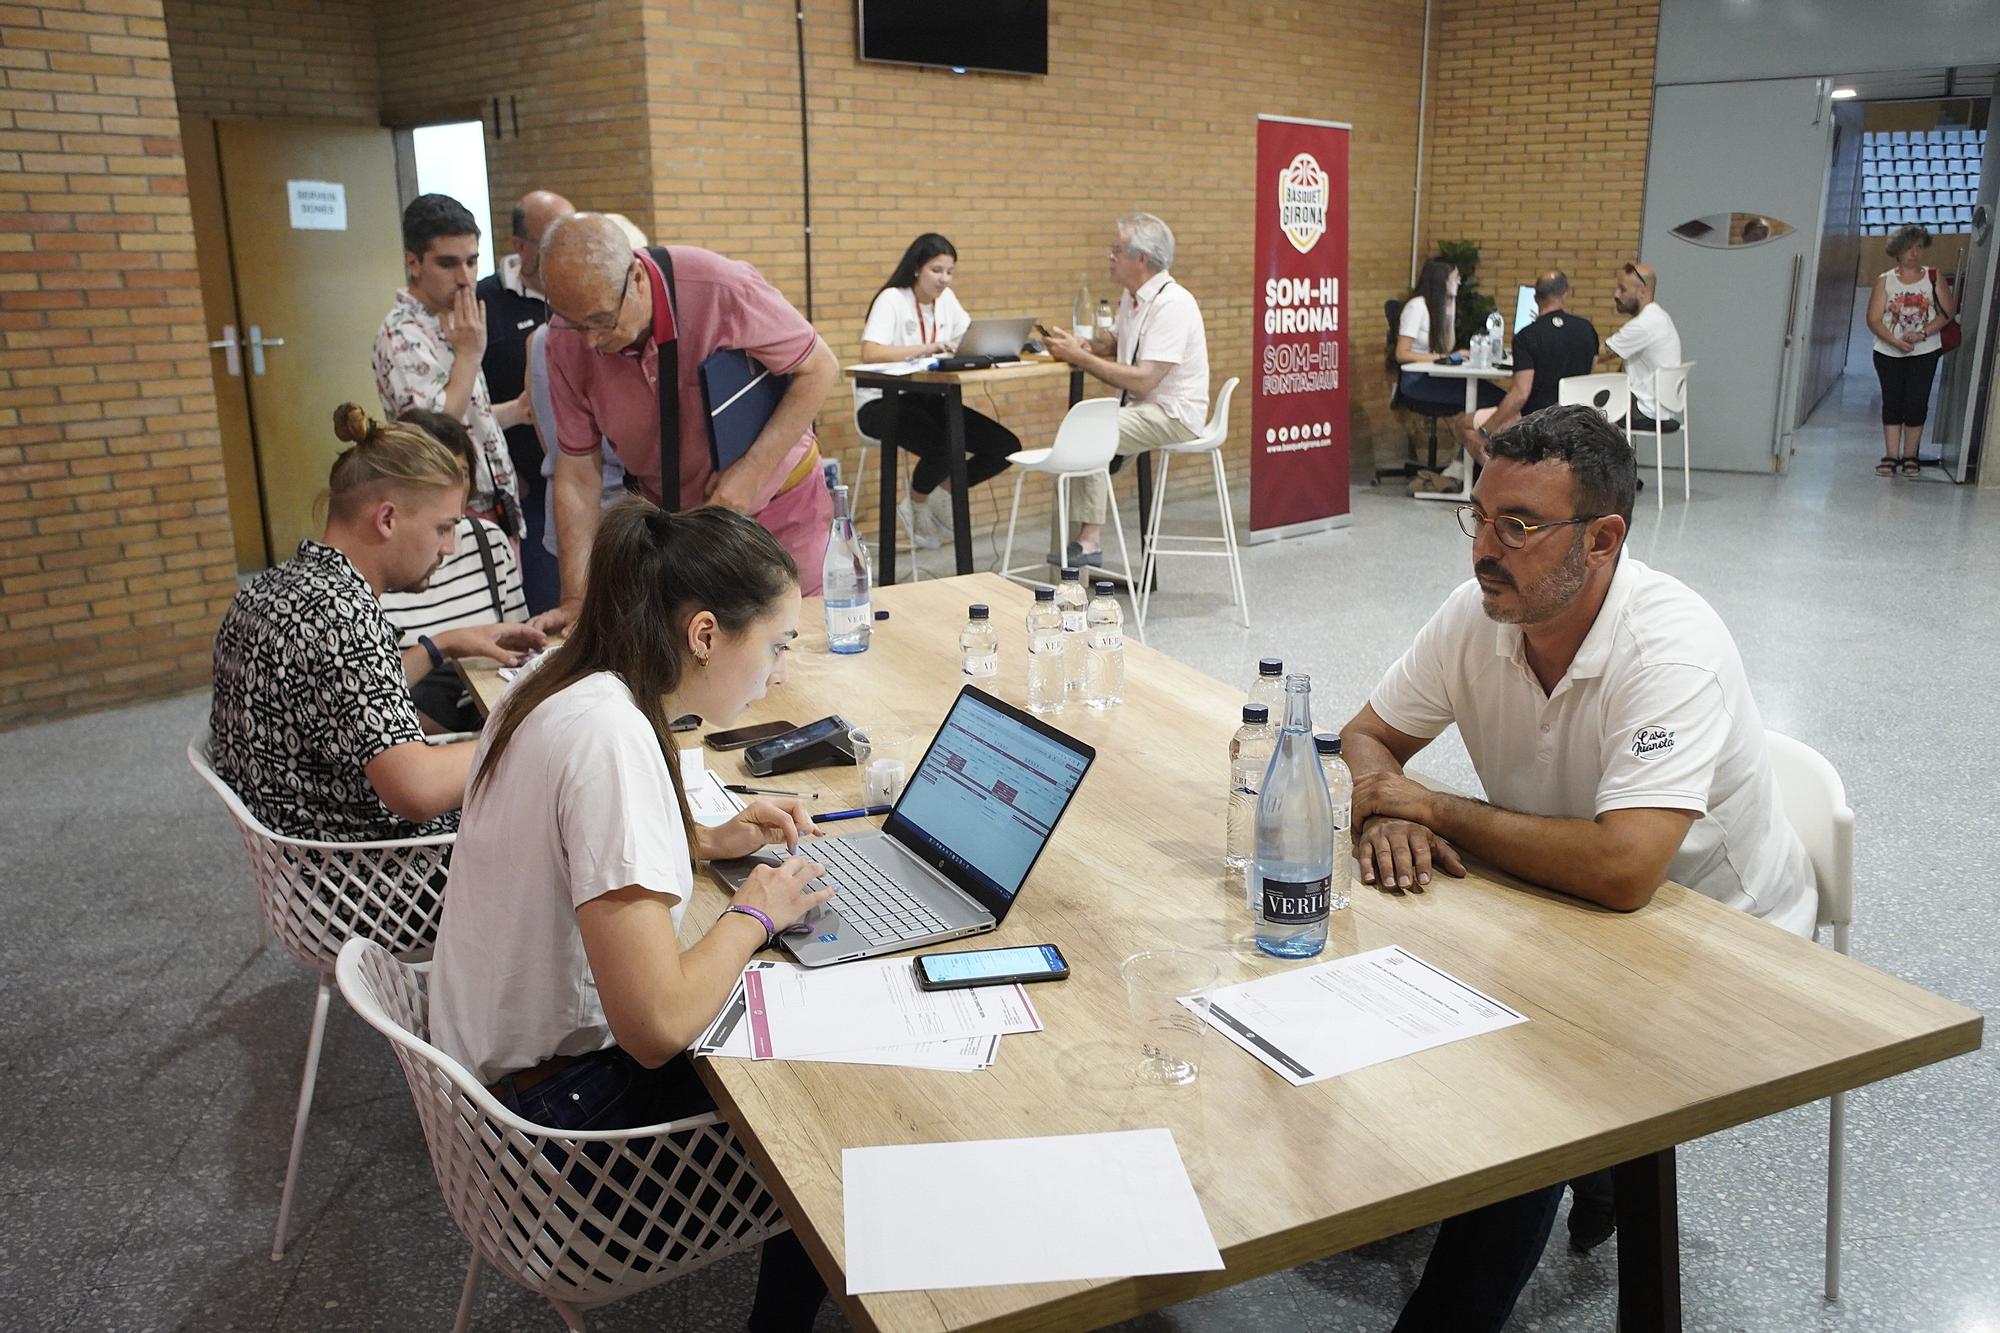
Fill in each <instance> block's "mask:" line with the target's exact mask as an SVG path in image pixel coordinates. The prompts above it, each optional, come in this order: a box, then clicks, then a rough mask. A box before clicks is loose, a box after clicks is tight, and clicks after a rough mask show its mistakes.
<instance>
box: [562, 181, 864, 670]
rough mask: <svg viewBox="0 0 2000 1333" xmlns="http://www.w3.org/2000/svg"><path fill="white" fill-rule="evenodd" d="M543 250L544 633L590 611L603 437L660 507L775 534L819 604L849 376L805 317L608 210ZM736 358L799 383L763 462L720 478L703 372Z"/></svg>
mask: <svg viewBox="0 0 2000 1333" xmlns="http://www.w3.org/2000/svg"><path fill="white" fill-rule="evenodd" d="M541 248H542V288H543V290H544V291H545V292H547V293H548V299H549V308H550V310H551V311H552V312H553V314H552V315H551V316H550V319H549V324H548V329H549V331H548V334H547V335H546V337H547V340H548V364H549V389H550V397H551V399H552V400H553V408H554V415H555V437H556V444H557V447H558V449H559V451H560V452H559V455H558V457H557V459H556V469H555V477H554V480H553V483H552V487H551V489H552V490H553V492H554V495H555V526H556V544H557V550H558V552H559V554H558V563H559V565H560V567H561V574H562V601H561V604H560V605H559V606H558V607H557V608H556V609H555V610H554V611H551V612H549V613H548V615H547V616H545V617H544V618H543V621H542V623H543V624H544V625H545V626H546V627H547V628H548V629H550V630H551V631H555V632H560V631H561V630H562V629H563V628H564V627H566V626H567V625H568V624H569V623H570V622H571V620H573V619H574V617H575V613H576V610H577V608H578V607H580V606H582V604H583V586H584V574H585V571H586V569H587V568H588V566H589V563H590V545H591V540H592V538H593V537H594V536H595V535H596V532H597V516H598V498H599V495H600V493H601V489H602V473H601V471H600V469H599V467H598V448H599V444H600V442H601V441H604V440H609V441H610V442H611V446H612V448H613V449H614V450H615V451H616V452H617V455H618V461H619V462H620V463H621V464H623V465H624V468H625V471H626V475H627V480H628V482H629V483H631V484H632V485H633V486H634V487H635V488H636V489H637V490H638V491H639V493H640V494H642V495H644V496H645V497H646V498H647V499H648V500H651V501H653V502H654V503H655V504H659V505H663V506H664V507H666V508H668V509H683V508H686V509H691V508H694V507H695V506H697V505H701V504H719V505H726V506H727V507H729V508H731V509H735V510H738V511H740V512H742V513H746V514H748V515H750V516H751V517H752V518H754V519H756V520H757V521H758V522H759V523H762V524H763V525H764V526H765V527H766V528H769V529H770V530H771V535H773V536H774V537H776V538H777V539H778V541H779V542H780V543H781V544H782V545H783V546H784V548H785V549H786V550H787V551H789V552H791V555H792V558H793V559H794V560H795V561H797V562H798V567H799V585H800V588H801V589H802V590H803V591H805V592H807V593H816V592H818V591H819V587H820V566H821V563H822V562H823V560H824V558H825V554H826V534H827V528H828V525H829V523H830V522H831V521H832V502H831V500H830V499H829V497H828V495H827V490H826V486H825V485H824V483H823V482H822V480H821V471H820V462H819V445H818V440H817V439H816V438H815V436H814V435H813V429H812V424H813V415H814V413H816V412H818V411H819V407H820V404H821V403H823V402H825V401H826V395H827V393H828V391H829V390H831V389H832V388H833V385H834V383H835V381H837V380H838V379H839V377H840V366H839V363H838V362H836V361H835V360H834V356H833V353H832V352H831V351H829V350H828V349H827V346H826V344H825V343H823V342H821V341H820V339H819V336H818V335H817V334H816V333H814V332H813V327H812V325H811V324H808V323H807V322H806V319H805V316H803V315H801V314H800V313H799V312H798V311H797V310H795V309H794V308H793V307H792V304H791V303H790V302H789V301H787V300H786V299H785V298H784V296H783V295H781V294H780V293H779V291H778V289H777V288H776V287H773V286H772V285H771V284H770V283H769V282H768V281H766V280H765V278H764V276H763V274H761V273H759V272H758V271H757V270H756V269H754V268H752V267H751V266H750V265H748V264H746V263H743V262H741V261H740V260H735V259H728V258H725V257H724V256H722V255H718V254H716V253H714V252H713V251H709V250H703V249H699V248H697V247H695V246H691V245H675V246H653V247H650V248H641V249H636V250H635V249H634V248H633V247H632V245H631V243H630V242H629V241H628V240H627V239H626V235H625V233H624V231H622V230H621V229H620V228H619V226H618V224H617V223H616V222H614V221H613V220H612V219H611V218H609V217H607V216H605V215H604V214H602V213H573V214H571V215H569V216H568V217H564V218H559V219H557V220H556V221H555V222H554V223H552V224H551V225H550V227H549V229H548V231H547V233H546V234H544V235H543V237H542V247H541ZM723 350H736V351H742V352H745V353H748V354H749V355H750V356H752V357H754V358H755V359H756V360H757V361H758V362H759V363H760V364H761V365H763V366H764V367H765V368H766V369H768V370H769V371H770V372H771V373H772V374H774V375H784V376H789V377H790V383H789V384H788V385H787V387H786V389H785V393H784V396H783V397H782V398H781V399H779V401H778V404H777V407H776V409H775V410H774V411H773V412H772V413H771V416H770V419H769V420H767V421H766V422H765V423H764V426H763V429H762V430H760V431H759V432H758V434H757V438H756V439H755V440H753V441H752V442H751V444H750V448H749V450H748V451H747V452H746V453H744V454H743V456H742V457H740V458H738V459H737V460H736V461H735V462H733V463H731V464H730V465H729V466H728V467H726V468H724V469H722V470H721V471H717V470H716V469H715V466H714V463H713V461H712V460H711V457H710V453H709V434H708V412H707V410H706V409H705V407H704V406H703V403H702V392H701V380H700V374H699V370H700V366H701V363H702V362H703V361H705V360H707V359H708V358H709V357H711V356H713V355H714V354H715V353H716V352H718V351H723ZM663 427H665V428H666V429H665V430H663ZM663 435H665V436H666V438H664V439H663V438H662V436H663Z"/></svg>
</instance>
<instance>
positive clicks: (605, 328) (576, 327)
mask: <svg viewBox="0 0 2000 1333" xmlns="http://www.w3.org/2000/svg"><path fill="white" fill-rule="evenodd" d="M638 262H639V261H638V260H636V259H634V260H633V261H632V264H631V265H630V266H629V267H627V268H626V270H625V285H624V286H623V287H620V288H619V289H618V304H617V305H615V306H612V307H611V313H610V314H609V315H605V316H603V317H602V318H592V319H586V320H582V321H578V320H574V319H571V318H569V316H567V315H555V314H552V315H550V316H549V323H550V324H552V325H554V326H555V327H556V328H559V329H568V330H569V331H570V332H572V333H609V332H611V330H613V329H615V328H617V327H618V317H619V316H620V315H622V314H624V313H625V298H626V297H628V296H630V295H631V294H632V269H633V268H636V267H638Z"/></svg>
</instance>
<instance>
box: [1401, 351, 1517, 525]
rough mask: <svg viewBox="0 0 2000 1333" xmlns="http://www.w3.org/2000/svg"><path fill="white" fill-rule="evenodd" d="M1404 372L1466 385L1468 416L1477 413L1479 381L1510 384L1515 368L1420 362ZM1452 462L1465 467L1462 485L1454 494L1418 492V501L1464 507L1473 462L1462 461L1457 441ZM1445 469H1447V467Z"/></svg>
mask: <svg viewBox="0 0 2000 1333" xmlns="http://www.w3.org/2000/svg"><path fill="white" fill-rule="evenodd" d="M1403 369H1405V370H1421V371H1422V372H1423V373H1424V374H1426V375H1435V376H1437V377H1438V378H1439V379H1441V380H1464V381H1465V412H1466V415H1467V416H1470V415H1472V414H1473V413H1474V412H1477V411H1478V410H1479V381H1481V380H1493V381H1496V382H1497V381H1500V380H1510V379H1512V378H1514V366H1513V363H1511V362H1509V363H1508V364H1507V365H1504V366H1475V365H1471V364H1470V363H1467V364H1464V365H1457V366H1447V365H1445V364H1444V363H1443V362H1442V361H1419V362H1416V363H1415V364H1413V365H1409V366H1405V367H1403ZM1452 449H1453V453H1452V458H1453V460H1454V461H1459V460H1463V461H1464V463H1465V470H1464V471H1465V481H1464V484H1463V485H1461V486H1460V487H1459V488H1458V489H1457V490H1455V491H1418V492H1417V498H1418V499H1419V500H1455V501H1458V502H1460V503H1463V502H1465V501H1467V500H1470V499H1471V498H1472V460H1471V459H1469V458H1466V457H1465V447H1464V446H1463V445H1461V444H1459V443H1458V442H1457V441H1453V443H1452ZM1445 466H1447V467H1449V466H1450V464H1449V463H1447V464H1446V465H1445Z"/></svg>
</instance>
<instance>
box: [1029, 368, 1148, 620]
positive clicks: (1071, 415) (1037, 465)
mask: <svg viewBox="0 0 2000 1333" xmlns="http://www.w3.org/2000/svg"><path fill="white" fill-rule="evenodd" d="M1117 452H1118V400H1117V399H1116V398H1086V399H1084V400H1083V401H1082V402H1080V403H1078V404H1076V406H1074V407H1072V408H1070V410H1069V412H1068V414H1067V415H1065V416H1064V417H1063V419H1062V424H1061V425H1060V426H1058V427H1056V439H1055V443H1054V444H1052V445H1050V446H1049V447H1048V448H1046V449H1023V450H1021V451H1020V452H1019V453H1014V454H1009V455H1008V456H1007V461H1008V462H1010V463H1012V464H1013V465H1014V469H1015V471H1014V507H1013V508H1012V509H1011V510H1009V511H1008V514H1007V547H1006V549H1005V550H1004V551H1002V552H1001V554H1000V569H999V573H1000V575H1001V576H1002V577H1003V578H1010V579H1013V580H1014V581H1015V582H1016V583H1025V584H1028V585H1030V586H1033V585H1034V584H1035V582H1036V580H1033V579H1026V578H1022V577H1021V575H1022V574H1023V573H1024V572H1025V571H1027V570H1031V569H1033V570H1042V569H1047V568H1048V564H1047V562H1046V561H1042V560H1037V561H1034V562H1033V563H1031V564H1026V565H1016V564H1015V563H1014V527H1015V524H1016V522H1017V521H1018V520H1019V519H1020V517H1021V485H1022V483H1023V482H1025V481H1027V479H1028V474H1029V473H1031V472H1038V473H1044V474H1046V475H1048V476H1052V477H1054V478H1055V481H1056V536H1055V539H1056V540H1057V541H1059V542H1060V541H1065V540H1067V539H1068V537H1069V483H1070V480H1071V479H1072V478H1075V477H1087V476H1091V475H1093V474H1095V475H1097V476H1100V477H1102V478H1104V489H1105V491H1106V498H1107V501H1108V503H1107V505H1106V508H1108V509H1109V510H1110V511H1111V530H1112V532H1113V533H1114V534H1116V535H1117V538H1118V558H1119V560H1120V561H1121V562H1122V566H1121V568H1119V569H1103V570H1092V571H1091V574H1090V576H1091V577H1092V578H1107V579H1118V580H1120V581H1121V582H1123V583H1124V585H1125V591H1126V592H1127V594H1132V593H1133V588H1132V580H1133V572H1132V557H1131V554H1130V553H1129V552H1128V551H1127V550H1126V549H1125V524H1124V522H1123V520H1121V519H1120V518H1119V516H1118V497H1117V496H1116V495H1115V494H1112V493H1111V460H1112V458H1113V457H1114V456H1115V455H1116V454H1117ZM1132 624H1133V628H1134V629H1135V630H1136V631H1137V632H1138V636H1139V641H1140V642H1141V643H1143V642H1145V639H1146V627H1145V625H1144V624H1143V623H1142V622H1141V620H1140V616H1139V607H1138V604H1137V601H1136V595H1135V600H1134V603H1133V607H1132Z"/></svg>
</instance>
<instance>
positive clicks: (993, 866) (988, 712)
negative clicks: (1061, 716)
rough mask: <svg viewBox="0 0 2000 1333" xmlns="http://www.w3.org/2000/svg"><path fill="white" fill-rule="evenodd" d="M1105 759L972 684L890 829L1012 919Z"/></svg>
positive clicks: (947, 719)
mask: <svg viewBox="0 0 2000 1333" xmlns="http://www.w3.org/2000/svg"><path fill="white" fill-rule="evenodd" d="M1096 757H1097V752H1096V751H1095V750H1093V749H1092V748H1091V747H1090V746H1088V745H1085V744H1084V743H1083V742H1082V741H1079V740H1075V739H1072V738H1071V737H1069V736H1065V735H1064V734H1063V733H1062V732H1060V731H1057V730H1056V729H1055V728H1054V727H1051V726H1049V725H1048V724H1047V723H1045V722H1043V721H1041V720H1040V719H1038V718H1036V717H1034V716H1032V715H1030V714H1028V713H1024V712H1022V711H1021V710H1020V709H1018V708H1015V707H1013V706H1011V705H1009V704H1004V703H1002V702H1000V701H999V700H998V699H995V698H993V697H992V696H991V695H989V694H986V693H984V692H982V691H980V690H978V689H975V688H973V687H972V686H970V685H968V686H966V687H965V688H964V689H963V690H960V691H959V695H958V699H957V700H956V701H955V702H954V703H953V704H952V706H951V711H950V712H949V713H947V714H945V719H944V725H943V726H942V727H940V728H938V733H937V735H936V737H934V738H933V739H932V741H931V748H930V749H929V750H927V751H926V752H925V753H924V757H923V759H922V761H921V762H919V763H918V765H917V767H916V771H915V772H913V773H911V774H910V778H909V781H908V782H907V783H906V784H905V785H904V787H903V795H902V798H901V799H900V800H898V801H897V802H896V809H895V811H894V812H893V813H892V814H891V815H890V816H889V818H888V820H887V822H886V823H884V825H883V829H884V831H885V832H887V833H888V834H889V836H890V837H892V838H894V839H896V841H898V842H900V843H902V844H903V846H904V847H906V848H908V849H909V850H910V851H911V852H912V853H914V854H915V855H916V856H917V857H918V858H919V859H920V860H922V861H923V862H924V863H925V864H926V865H929V866H931V867H932V868H933V869H935V870H937V871H938V872H939V873H940V874H942V875H944V876H945V878H947V879H949V880H951V882H952V883H954V884H956V885H958V886H959V887H960V888H962V889H964V890H965V891H966V892H967V893H969V894H971V895H972V896H973V897H975V898H977V899H978V900H979V901H980V902H981V903H982V904H984V905H985V907H986V909H987V910H988V911H990V912H992V913H993V915H994V917H995V918H996V919H997V918H1000V917H1004V916H1005V915H1006V914H1007V909H1008V907H1010V906H1011V905H1012V904H1013V901H1014V895H1015V894H1017V893H1019V892H1020V890H1021V885H1022V884H1023V883H1024V882H1025V881H1026V880H1027V878H1028V872H1029V871H1030V870H1031V869H1033V868H1034V864H1035V860H1036V858H1037V857H1039V856H1040V855H1041V854H1042V848H1043V847H1045V846H1047V845H1048V841H1049V836H1050V835H1051V834H1052V833H1054V832H1055V827H1056V821H1057V820H1058V819H1061V818H1062V813H1063V811H1064V810H1065V809H1067V808H1068V806H1069V802H1070V798H1071V797H1073V796H1075V795H1076V789H1077V787H1078V785H1079V784H1081V783H1082V781H1083V775H1084V772H1085V771H1086V770H1088V769H1089V767H1090V764H1091V761H1092V760H1093V759H1095V758H1096Z"/></svg>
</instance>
